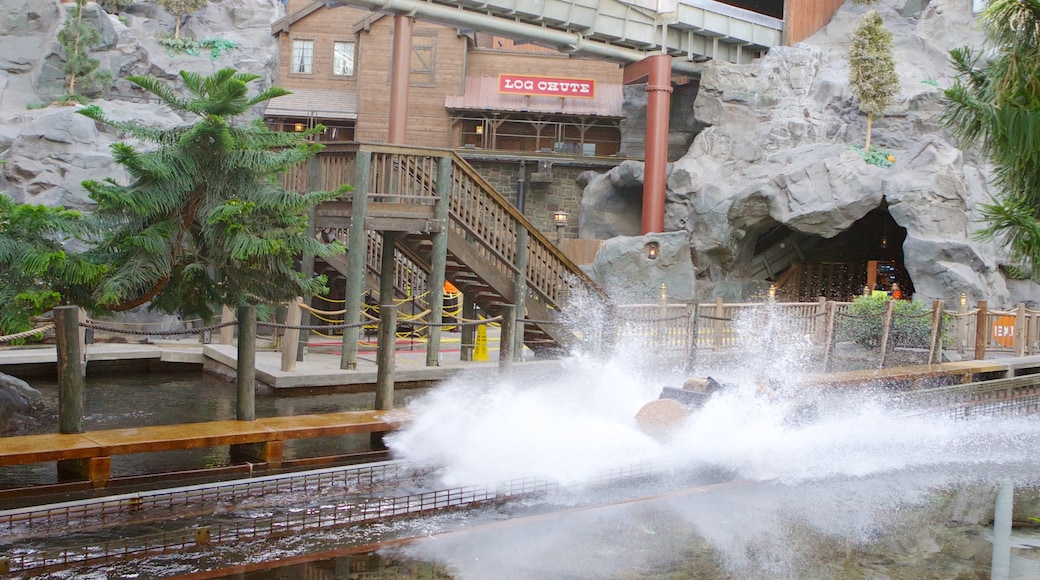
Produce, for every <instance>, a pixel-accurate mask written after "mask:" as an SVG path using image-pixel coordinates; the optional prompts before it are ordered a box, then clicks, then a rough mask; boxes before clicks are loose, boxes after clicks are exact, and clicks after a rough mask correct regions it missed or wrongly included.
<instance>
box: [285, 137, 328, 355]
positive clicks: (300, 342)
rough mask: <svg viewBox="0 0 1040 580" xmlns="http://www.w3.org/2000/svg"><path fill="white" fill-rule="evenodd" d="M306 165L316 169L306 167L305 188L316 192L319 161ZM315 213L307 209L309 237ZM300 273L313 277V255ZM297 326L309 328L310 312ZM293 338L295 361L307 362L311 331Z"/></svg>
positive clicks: (303, 261) (304, 261) (307, 255)
mask: <svg viewBox="0 0 1040 580" xmlns="http://www.w3.org/2000/svg"><path fill="white" fill-rule="evenodd" d="M308 163H314V164H315V165H317V167H318V168H317V169H314V168H313V167H312V166H310V165H308V167H307V188H308V189H309V190H310V191H316V190H318V188H320V182H319V181H318V180H319V179H320V178H321V163H320V161H319V160H318V158H317V157H316V156H315V157H314V158H312V159H311V160H310V161H308ZM315 173H316V174H317V176H315ZM311 184H314V185H311ZM317 213H318V210H317V208H316V207H314V206H310V207H308V208H307V231H309V232H311V235H314V234H315V229H316V228H317V223H318V217H317ZM300 271H301V272H303V275H304V276H307V277H308V278H310V277H311V276H313V275H314V255H313V254H310V253H304V254H303V255H302V256H301V257H300ZM297 324H299V325H301V326H310V325H311V313H310V312H300V320H299V322H297ZM295 336H296V341H297V344H296V360H297V361H300V362H302V361H305V360H307V345H308V344H310V341H311V331H310V330H301V331H299V332H298V333H296V335H295ZM283 340H285V339H284V338H283Z"/></svg>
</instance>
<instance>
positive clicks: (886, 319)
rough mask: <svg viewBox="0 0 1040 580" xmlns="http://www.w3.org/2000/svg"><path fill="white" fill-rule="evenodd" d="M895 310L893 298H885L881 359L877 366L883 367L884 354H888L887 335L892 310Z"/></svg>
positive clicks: (889, 332) (889, 329) (889, 328)
mask: <svg viewBox="0 0 1040 580" xmlns="http://www.w3.org/2000/svg"><path fill="white" fill-rule="evenodd" d="M894 310H895V301H894V300H885V315H884V318H883V319H882V322H881V361H880V362H879V363H878V368H879V369H882V368H885V355H887V354H888V337H889V334H891V332H892V312H893V311H894Z"/></svg>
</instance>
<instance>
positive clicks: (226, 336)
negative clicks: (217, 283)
mask: <svg viewBox="0 0 1040 580" xmlns="http://www.w3.org/2000/svg"><path fill="white" fill-rule="evenodd" d="M234 319H235V313H234V312H232V311H231V309H230V308H228V307H227V306H221V307H220V323H221V324H224V323H227V322H231V321H233V320H234ZM234 338H235V327H234V326H221V327H220V338H219V341H220V344H231V342H232V341H233V340H234Z"/></svg>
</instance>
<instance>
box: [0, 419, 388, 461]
mask: <svg viewBox="0 0 1040 580" xmlns="http://www.w3.org/2000/svg"><path fill="white" fill-rule="evenodd" d="M386 413H387V412H386V411H346V412H341V413H327V414H321V415H297V416H289V417H268V418H262V419H257V420H256V421H210V422H205V423H185V424H178V425H152V426H148V427H137V428H130V429H109V430H103V431H92V432H90V433H85V434H76V435H61V434H44V435H27V436H21V437H5V438H3V439H2V445H0V465H20V464H24V463H40V462H44V461H58V460H69V459H88V458H94V457H103V456H111V455H123V454H130V453H146V452H153V451H170V450H176V449H195V448H199V447H216V446H221V445H243V444H249V443H262V442H270V441H281V440H283V439H306V438H311V437H328V436H335V435H350V434H355V433H373V432H380V431H389V430H392V429H395V428H396V427H397V424H398V423H397V422H391V421H388V420H387V419H386ZM398 416H400V415H398Z"/></svg>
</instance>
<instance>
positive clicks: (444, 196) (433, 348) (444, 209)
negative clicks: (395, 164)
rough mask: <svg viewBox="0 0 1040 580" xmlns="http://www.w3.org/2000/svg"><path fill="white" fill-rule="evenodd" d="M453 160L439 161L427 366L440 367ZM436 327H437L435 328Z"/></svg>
mask: <svg viewBox="0 0 1040 580" xmlns="http://www.w3.org/2000/svg"><path fill="white" fill-rule="evenodd" d="M451 165H452V160H451V157H441V158H440V159H438V160H437V183H436V188H437V205H436V206H434V208H433V217H434V219H436V220H437V222H438V223H439V224H440V227H441V229H440V231H438V232H436V233H434V234H433V236H432V238H433V239H432V243H433V246H432V248H431V250H430V286H429V289H430V300H429V302H430V314H429V316H430V318H429V321H430V323H431V326H430V327H429V331H428V333H427V339H426V366H428V367H436V366H440V364H441V331H442V328H441V327H440V326H439V325H440V323H441V322H442V321H443V320H444V278H445V275H444V268H445V267H446V265H447V263H448V221H449V218H450V215H449V209H450V205H451V184H452V181H451ZM434 325H436V326H434Z"/></svg>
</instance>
